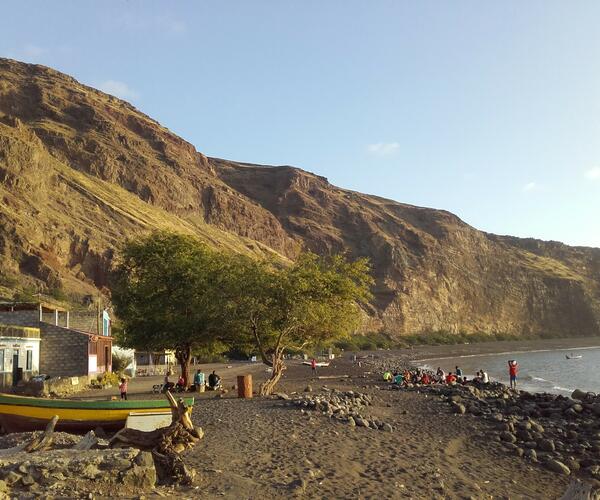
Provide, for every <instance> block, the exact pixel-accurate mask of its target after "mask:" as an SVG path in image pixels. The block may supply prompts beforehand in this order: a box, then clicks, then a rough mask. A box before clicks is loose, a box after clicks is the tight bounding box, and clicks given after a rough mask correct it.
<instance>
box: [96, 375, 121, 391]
mask: <svg viewBox="0 0 600 500" xmlns="http://www.w3.org/2000/svg"><path fill="white" fill-rule="evenodd" d="M120 379H121V377H119V374H118V373H114V372H105V373H103V374H102V375H98V377H97V379H96V383H97V385H99V386H101V387H107V386H118V385H119V382H120Z"/></svg>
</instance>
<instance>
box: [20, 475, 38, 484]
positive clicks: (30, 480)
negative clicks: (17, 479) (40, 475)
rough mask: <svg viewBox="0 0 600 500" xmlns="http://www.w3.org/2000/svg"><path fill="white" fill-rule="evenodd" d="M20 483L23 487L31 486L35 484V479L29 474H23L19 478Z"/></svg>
mask: <svg viewBox="0 0 600 500" xmlns="http://www.w3.org/2000/svg"><path fill="white" fill-rule="evenodd" d="M21 483H23V485H24V486H31V485H32V484H34V483H35V479H34V478H33V476H32V475H31V474H25V475H24V476H23V477H22V478H21Z"/></svg>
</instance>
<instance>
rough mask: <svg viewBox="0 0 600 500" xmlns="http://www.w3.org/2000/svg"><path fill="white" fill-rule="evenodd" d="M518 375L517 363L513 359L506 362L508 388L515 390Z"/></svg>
mask: <svg viewBox="0 0 600 500" xmlns="http://www.w3.org/2000/svg"><path fill="white" fill-rule="evenodd" d="M518 373H519V363H517V362H516V361H515V360H514V359H511V360H510V361H509V362H508V376H509V378H510V388H511V389H516V388H517V374H518Z"/></svg>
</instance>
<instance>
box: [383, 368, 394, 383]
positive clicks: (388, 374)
mask: <svg viewBox="0 0 600 500" xmlns="http://www.w3.org/2000/svg"><path fill="white" fill-rule="evenodd" d="M383 380H384V381H385V382H389V381H391V380H392V374H391V372H390V371H389V370H386V371H384V372H383Z"/></svg>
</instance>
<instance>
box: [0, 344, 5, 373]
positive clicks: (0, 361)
mask: <svg viewBox="0 0 600 500" xmlns="http://www.w3.org/2000/svg"><path fill="white" fill-rule="evenodd" d="M3 371H4V349H0V372H3Z"/></svg>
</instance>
